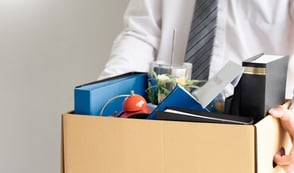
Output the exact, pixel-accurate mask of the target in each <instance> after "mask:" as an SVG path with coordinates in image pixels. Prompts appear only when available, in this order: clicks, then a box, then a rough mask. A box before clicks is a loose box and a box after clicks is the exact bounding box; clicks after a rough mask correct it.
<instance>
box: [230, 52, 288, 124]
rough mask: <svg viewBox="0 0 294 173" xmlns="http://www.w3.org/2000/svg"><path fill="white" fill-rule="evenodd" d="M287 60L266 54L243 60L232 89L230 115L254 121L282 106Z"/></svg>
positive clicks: (284, 57)
mask: <svg viewBox="0 0 294 173" xmlns="http://www.w3.org/2000/svg"><path fill="white" fill-rule="evenodd" d="M288 61H289V57H288V56H277V55H266V54H259V55H257V56H254V57H252V58H249V59H247V60H245V61H243V64H242V66H243V75H242V77H241V79H240V81H239V83H238V85H237V86H236V88H235V90H234V95H233V98H232V104H231V106H230V111H229V113H230V114H233V115H241V116H253V117H255V122H257V121H259V120H260V119H262V118H263V117H264V116H265V115H266V114H267V111H268V110H269V109H270V108H271V107H274V106H276V105H280V104H283V103H284V102H285V88H286V78H287V68H288ZM227 106H229V105H227Z"/></svg>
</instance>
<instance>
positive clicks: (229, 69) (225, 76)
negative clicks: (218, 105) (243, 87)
mask: <svg viewBox="0 0 294 173" xmlns="http://www.w3.org/2000/svg"><path fill="white" fill-rule="evenodd" d="M241 74H242V66H241V65H238V64H236V63H234V62H232V61H229V62H228V63H227V64H226V65H225V66H224V67H223V68H222V69H221V70H220V71H219V72H218V73H216V74H215V75H214V76H213V77H212V78H211V79H210V80H208V81H207V82H206V83H205V84H204V85H203V86H202V87H201V88H199V89H197V90H196V91H195V92H193V96H194V97H196V98H197V99H198V101H199V103H200V104H201V106H202V107H203V108H205V107H206V106H207V105H208V104H209V103H210V102H211V101H212V100H213V99H214V98H215V97H216V96H217V95H218V94H220V93H221V92H222V91H223V90H224V88H225V87H226V86H227V85H228V84H229V83H231V82H232V81H233V80H234V79H235V78H237V77H238V76H239V75H241Z"/></svg>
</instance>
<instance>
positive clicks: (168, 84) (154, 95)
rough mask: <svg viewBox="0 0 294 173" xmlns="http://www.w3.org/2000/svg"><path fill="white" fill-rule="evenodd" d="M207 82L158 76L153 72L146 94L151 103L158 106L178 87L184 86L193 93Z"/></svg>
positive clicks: (168, 75) (166, 75)
mask: <svg viewBox="0 0 294 173" xmlns="http://www.w3.org/2000/svg"><path fill="white" fill-rule="evenodd" d="M204 82H205V80H189V79H187V78H186V77H177V76H173V75H170V74H156V73H155V72H154V71H152V72H151V73H150V75H149V80H148V88H147V89H146V92H147V94H148V98H149V100H150V102H151V103H153V104H155V105H158V104H159V103H160V102H161V101H162V100H163V99H164V98H165V97H166V96H167V95H168V94H169V93H170V92H171V91H172V90H173V88H174V87H175V86H176V85H181V86H183V87H184V88H185V89H186V90H188V91H191V90H193V89H197V88H199V87H200V84H201V83H204Z"/></svg>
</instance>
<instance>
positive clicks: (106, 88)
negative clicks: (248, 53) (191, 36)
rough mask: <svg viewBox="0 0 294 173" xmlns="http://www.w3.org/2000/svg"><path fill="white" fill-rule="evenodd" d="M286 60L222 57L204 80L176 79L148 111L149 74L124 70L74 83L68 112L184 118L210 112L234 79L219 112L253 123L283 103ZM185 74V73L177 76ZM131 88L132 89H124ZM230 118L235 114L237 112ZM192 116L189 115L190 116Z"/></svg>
mask: <svg viewBox="0 0 294 173" xmlns="http://www.w3.org/2000/svg"><path fill="white" fill-rule="evenodd" d="M287 65H288V57H287V56H274V55H264V54H260V55H257V56H254V57H252V58H249V59H247V60H245V61H244V62H243V64H242V66H240V65H238V64H236V63H234V62H232V61H228V62H227V63H226V64H225V65H224V67H223V68H222V69H221V70H220V71H219V72H218V73H216V74H215V75H214V76H213V77H212V78H211V79H210V80H208V81H207V82H206V83H205V84H204V85H203V86H201V87H200V88H198V89H196V90H194V91H192V92H191V91H189V90H188V89H187V88H185V86H183V85H180V84H178V83H176V84H175V85H174V86H172V88H171V91H170V92H169V93H168V94H167V95H166V96H165V97H164V98H163V99H162V100H160V102H158V104H156V105H155V108H154V109H153V110H150V109H149V108H147V107H146V103H147V102H148V103H149V102H150V97H148V96H147V93H148V90H149V89H150V81H151V82H152V80H153V79H152V78H150V74H147V73H139V72H132V73H126V74H123V75H119V76H116V77H113V78H109V79H105V80H101V81H96V82H93V83H88V84H85V85H81V86H78V87H76V88H75V110H74V111H75V113H76V114H85V115H103V116H115V117H123V118H128V117H136V116H134V115H136V114H137V115H138V117H140V118H142V117H144V118H146V117H147V119H156V117H157V114H160V116H161V118H160V119H164V118H163V117H166V119H171V117H174V118H175V119H181V118H179V115H181V116H183V115H185V116H186V117H187V116H190V115H191V114H195V115H199V116H207V117H209V116H212V117H215V116H216V114H215V110H216V109H215V105H214V104H215V103H214V101H215V100H216V98H217V97H218V96H219V95H220V94H221V93H222V91H223V90H224V88H225V87H226V86H227V85H228V84H229V83H231V82H233V81H234V80H236V79H240V81H239V83H238V85H237V86H236V88H235V90H234V95H233V96H231V97H229V98H227V99H226V102H225V103H222V104H225V107H226V108H225V112H221V113H223V114H226V115H225V117H228V116H227V115H228V114H231V116H232V115H235V116H236V115H237V116H243V117H249V118H245V120H243V119H242V118H241V119H242V120H240V121H241V122H240V123H241V124H242V123H252V122H251V119H252V117H254V122H257V121H259V120H260V119H262V118H263V117H264V116H265V115H266V113H267V110H268V109H269V108H271V107H273V106H276V105H278V104H282V103H283V102H284V95H285V85H286V76H287ZM152 67H153V70H155V71H156V73H160V72H159V71H158V70H159V66H154V64H153V66H152ZM242 67H243V72H242ZM160 69H162V68H160ZM172 70H174V69H172ZM170 72H172V71H170ZM176 72H181V70H179V69H177V70H176ZM185 74H186V72H185V73H184V74H183V75H185ZM241 75H242V76H241ZM240 76H241V77H240ZM277 84H278V85H277ZM131 91H132V92H133V93H132V94H130V92H131ZM134 93H135V94H134ZM134 100H135V101H134ZM137 103H140V104H141V106H143V108H142V107H136V104H137ZM126 105H128V106H126ZM168 107H173V108H174V109H177V114H178V115H177V116H175V115H174V114H175V112H172V113H171V112H169V113H167V111H166V109H167V108H168ZM183 109H184V110H183ZM179 111H183V113H182V114H181V113H179ZM199 111H200V112H199ZM205 112H206V113H205ZM171 114H173V116H170V117H169V118H168V117H167V115H171ZM188 114H189V115H188ZM162 115H164V116H162ZM217 115H219V114H217ZM157 118H158V117H157ZM222 118H223V117H222ZM234 118H237V119H238V120H239V119H240V118H239V117H234ZM185 119H186V118H185ZM192 119H194V120H195V116H194V117H193V118H192ZM208 119H209V118H208ZM208 119H201V120H199V117H198V120H199V121H206V120H208ZM228 120H230V118H228ZM192 121H193V120H192ZM244 121H245V122H244ZM207 122H211V121H207ZM217 122H224V121H217ZM228 122H229V121H228Z"/></svg>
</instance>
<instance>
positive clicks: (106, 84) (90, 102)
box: [74, 72, 148, 116]
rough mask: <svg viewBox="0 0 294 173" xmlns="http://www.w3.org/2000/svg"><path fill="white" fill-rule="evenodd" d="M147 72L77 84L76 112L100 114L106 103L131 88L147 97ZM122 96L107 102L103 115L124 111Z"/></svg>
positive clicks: (128, 92) (125, 93) (124, 93)
mask: <svg viewBox="0 0 294 173" xmlns="http://www.w3.org/2000/svg"><path fill="white" fill-rule="evenodd" d="M147 80H148V75H147V73H139V72H130V73H126V74H123V75H119V76H115V77H113V78H108V79H104V80H99V81H96V82H92V83H88V84H84V85H81V86H77V87H75V89H74V112H75V113H76V114H84V115H100V113H101V110H102V108H103V107H104V106H105V104H106V103H107V102H108V101H109V100H111V99H112V98H114V97H117V96H119V95H122V96H127V95H129V94H130V92H131V90H133V91H134V93H136V94H139V95H141V96H143V97H145V98H146V93H145V90H146V88H147V87H148V86H147V85H148V83H147ZM124 99H125V98H124V97H121V98H118V99H114V100H113V101H112V102H110V103H107V107H105V109H104V111H103V115H106V116H109V115H113V114H114V113H120V112H121V111H122V103H123V100H124Z"/></svg>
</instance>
